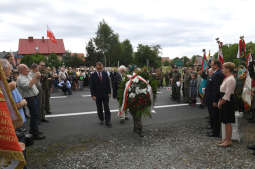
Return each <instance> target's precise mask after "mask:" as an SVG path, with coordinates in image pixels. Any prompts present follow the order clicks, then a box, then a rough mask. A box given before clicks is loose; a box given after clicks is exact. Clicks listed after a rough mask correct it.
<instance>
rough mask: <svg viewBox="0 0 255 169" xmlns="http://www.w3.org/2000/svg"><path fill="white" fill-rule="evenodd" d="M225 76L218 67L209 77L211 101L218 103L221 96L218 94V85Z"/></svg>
mask: <svg viewBox="0 0 255 169" xmlns="http://www.w3.org/2000/svg"><path fill="white" fill-rule="evenodd" d="M224 78H225V76H224V74H223V73H222V71H221V70H220V69H219V70H217V71H216V72H215V73H214V74H213V75H212V78H211V83H212V84H211V91H210V92H211V97H210V98H211V101H212V102H215V103H218V101H219V100H220V98H221V94H220V85H221V84H222V82H223V80H224Z"/></svg>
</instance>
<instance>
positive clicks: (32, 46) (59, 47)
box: [18, 38, 65, 55]
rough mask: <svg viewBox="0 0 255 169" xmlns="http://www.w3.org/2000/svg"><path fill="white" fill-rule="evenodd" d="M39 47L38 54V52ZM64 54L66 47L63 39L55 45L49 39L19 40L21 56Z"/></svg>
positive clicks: (58, 40)
mask: <svg viewBox="0 0 255 169" xmlns="http://www.w3.org/2000/svg"><path fill="white" fill-rule="evenodd" d="M36 47H38V52H37V51H36ZM35 53H39V54H50V53H56V54H64V53H65V46H64V41H63V39H57V43H56V44H55V43H53V42H52V41H51V40H49V39H32V38H29V39H19V51H18V54H19V55H30V54H35Z"/></svg>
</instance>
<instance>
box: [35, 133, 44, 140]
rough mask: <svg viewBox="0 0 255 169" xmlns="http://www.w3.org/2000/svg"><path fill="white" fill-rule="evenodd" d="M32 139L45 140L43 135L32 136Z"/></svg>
mask: <svg viewBox="0 0 255 169" xmlns="http://www.w3.org/2000/svg"><path fill="white" fill-rule="evenodd" d="M33 139H34V140H43V139H46V137H45V136H44V135H40V134H37V135H33Z"/></svg>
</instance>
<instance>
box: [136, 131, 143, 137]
mask: <svg viewBox="0 0 255 169" xmlns="http://www.w3.org/2000/svg"><path fill="white" fill-rule="evenodd" d="M134 133H136V134H138V135H139V136H140V137H144V134H143V132H142V131H140V130H136V129H134Z"/></svg>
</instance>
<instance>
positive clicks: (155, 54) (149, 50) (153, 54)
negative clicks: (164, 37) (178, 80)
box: [135, 44, 161, 68]
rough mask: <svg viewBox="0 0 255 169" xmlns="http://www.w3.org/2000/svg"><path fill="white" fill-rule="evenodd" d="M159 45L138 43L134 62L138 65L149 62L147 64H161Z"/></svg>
mask: <svg viewBox="0 0 255 169" xmlns="http://www.w3.org/2000/svg"><path fill="white" fill-rule="evenodd" d="M160 49H161V48H160V46H159V45H156V46H148V45H142V44H139V45H138V47H137V52H135V63H136V64H137V65H138V66H139V67H143V66H146V64H147V62H149V66H151V67H154V68H158V67H160V66H161V58H160V56H159V54H160Z"/></svg>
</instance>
